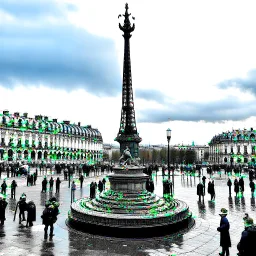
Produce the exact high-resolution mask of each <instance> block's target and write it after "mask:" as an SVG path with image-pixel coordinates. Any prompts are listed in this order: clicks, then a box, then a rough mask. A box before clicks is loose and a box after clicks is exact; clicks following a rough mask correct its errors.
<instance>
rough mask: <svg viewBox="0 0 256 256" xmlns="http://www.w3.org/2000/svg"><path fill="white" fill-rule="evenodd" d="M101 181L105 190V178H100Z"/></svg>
mask: <svg viewBox="0 0 256 256" xmlns="http://www.w3.org/2000/svg"><path fill="white" fill-rule="evenodd" d="M102 183H103V190H105V187H106V180H105V178H103V179H102Z"/></svg>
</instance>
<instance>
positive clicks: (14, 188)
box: [11, 180, 18, 199]
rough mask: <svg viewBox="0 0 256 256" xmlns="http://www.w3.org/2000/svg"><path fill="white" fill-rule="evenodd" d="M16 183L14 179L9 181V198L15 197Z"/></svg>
mask: <svg viewBox="0 0 256 256" xmlns="http://www.w3.org/2000/svg"><path fill="white" fill-rule="evenodd" d="M17 186H18V185H17V183H16V181H15V180H13V181H12V183H11V198H14V199H15V194H16V187H17Z"/></svg>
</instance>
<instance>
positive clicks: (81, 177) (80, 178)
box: [79, 175, 84, 188]
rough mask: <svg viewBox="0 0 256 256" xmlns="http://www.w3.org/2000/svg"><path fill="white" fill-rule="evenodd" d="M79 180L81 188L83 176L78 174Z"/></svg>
mask: <svg viewBox="0 0 256 256" xmlns="http://www.w3.org/2000/svg"><path fill="white" fill-rule="evenodd" d="M79 180H80V188H82V187H83V182H84V176H83V175H80V177H79Z"/></svg>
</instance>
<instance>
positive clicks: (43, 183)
mask: <svg viewBox="0 0 256 256" xmlns="http://www.w3.org/2000/svg"><path fill="white" fill-rule="evenodd" d="M46 190H47V179H46V177H45V178H44V179H43V181H42V192H46Z"/></svg>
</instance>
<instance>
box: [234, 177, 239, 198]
mask: <svg viewBox="0 0 256 256" xmlns="http://www.w3.org/2000/svg"><path fill="white" fill-rule="evenodd" d="M234 192H235V193H236V197H237V193H238V192H239V183H238V181H237V179H235V181H234Z"/></svg>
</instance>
